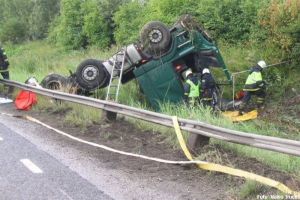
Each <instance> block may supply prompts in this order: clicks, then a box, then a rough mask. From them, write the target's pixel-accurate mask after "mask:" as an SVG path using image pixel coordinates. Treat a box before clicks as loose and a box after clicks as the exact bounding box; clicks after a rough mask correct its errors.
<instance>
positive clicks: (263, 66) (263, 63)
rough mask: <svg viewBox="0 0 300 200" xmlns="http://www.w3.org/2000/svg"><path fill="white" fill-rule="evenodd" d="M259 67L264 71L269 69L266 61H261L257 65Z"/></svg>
mask: <svg viewBox="0 0 300 200" xmlns="http://www.w3.org/2000/svg"><path fill="white" fill-rule="evenodd" d="M257 65H258V66H260V67H261V68H262V69H264V68H266V67H267V64H266V62H265V61H263V60H261V61H259V62H258V63H257Z"/></svg>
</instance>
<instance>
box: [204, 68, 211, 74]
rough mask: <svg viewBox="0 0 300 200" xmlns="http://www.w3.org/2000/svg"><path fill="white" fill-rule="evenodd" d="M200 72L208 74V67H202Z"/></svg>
mask: <svg viewBox="0 0 300 200" xmlns="http://www.w3.org/2000/svg"><path fill="white" fill-rule="evenodd" d="M202 74H210V71H209V69H208V68H204V69H203V71H202Z"/></svg>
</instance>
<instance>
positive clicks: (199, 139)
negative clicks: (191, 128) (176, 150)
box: [188, 133, 210, 152]
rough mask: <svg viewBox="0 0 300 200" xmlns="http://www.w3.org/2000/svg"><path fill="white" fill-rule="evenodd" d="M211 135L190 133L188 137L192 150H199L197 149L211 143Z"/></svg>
mask: <svg viewBox="0 0 300 200" xmlns="http://www.w3.org/2000/svg"><path fill="white" fill-rule="evenodd" d="M209 139H210V138H209V137H206V136H203V135H198V134H193V133H190V136H189V138H188V147H189V148H190V150H192V151H195V152H197V150H198V149H199V148H201V147H203V146H205V145H208V144H209Z"/></svg>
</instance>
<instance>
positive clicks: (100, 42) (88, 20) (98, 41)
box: [82, 0, 111, 48]
mask: <svg viewBox="0 0 300 200" xmlns="http://www.w3.org/2000/svg"><path fill="white" fill-rule="evenodd" d="M99 7H100V5H99V3H98V1H97V0H92V1H86V2H85V3H84V4H83V7H82V9H83V10H84V12H85V13H86V15H85V16H84V24H83V32H84V34H85V35H86V37H87V39H88V43H89V44H92V45H96V46H99V47H101V48H105V47H108V46H109V45H110V43H111V39H110V37H109V33H110V29H109V25H108V23H107V22H106V20H105V18H104V16H103V15H100V14H99V13H100V12H99V10H100V9H99Z"/></svg>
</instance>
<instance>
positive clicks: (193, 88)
mask: <svg viewBox="0 0 300 200" xmlns="http://www.w3.org/2000/svg"><path fill="white" fill-rule="evenodd" d="M185 77H186V81H185V83H184V85H183V88H184V100H185V102H186V103H187V104H188V105H190V106H195V105H197V104H199V97H200V85H201V83H200V81H199V79H198V77H197V76H196V75H195V74H193V72H192V70H191V69H188V70H186V71H185Z"/></svg>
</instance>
